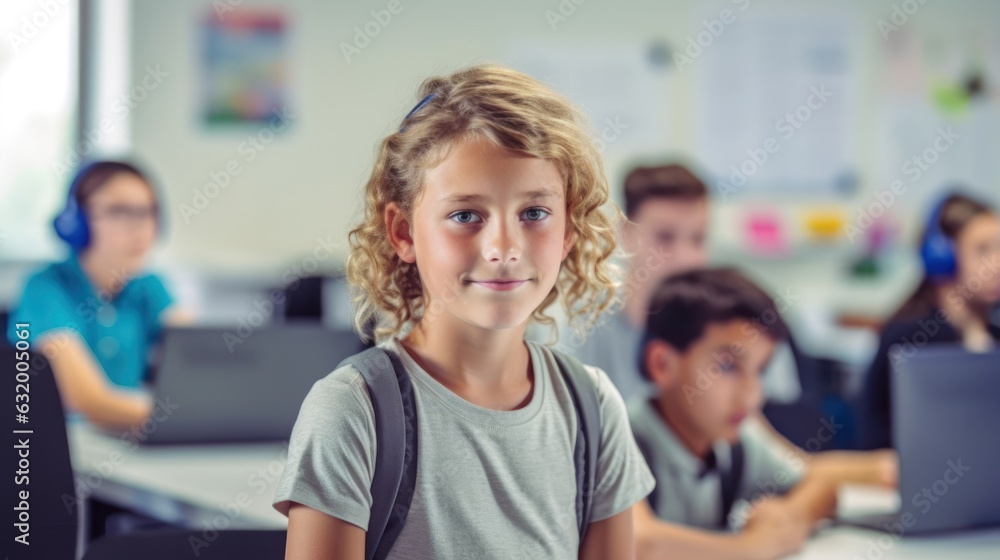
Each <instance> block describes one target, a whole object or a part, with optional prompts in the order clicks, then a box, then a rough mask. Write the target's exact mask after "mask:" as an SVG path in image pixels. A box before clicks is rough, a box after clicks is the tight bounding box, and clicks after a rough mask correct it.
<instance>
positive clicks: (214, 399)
mask: <svg viewBox="0 0 1000 560" xmlns="http://www.w3.org/2000/svg"><path fill="white" fill-rule="evenodd" d="M241 334H248V336H245V337H243V336H241ZM363 349H364V345H363V344H362V342H361V339H360V338H359V337H358V336H357V334H355V333H354V331H352V330H348V329H341V330H330V329H327V328H324V327H323V326H322V325H321V324H319V323H307V324H295V323H291V324H288V323H286V324H280V325H266V326H262V327H257V328H255V329H253V330H252V331H251V332H250V333H238V332H237V331H236V330H235V329H232V328H204V327H184V328H167V329H165V330H164V332H163V346H162V348H161V359H160V360H159V364H158V367H157V368H156V370H155V377H154V388H153V396H154V399H155V402H156V403H159V404H158V405H157V408H156V409H154V415H153V417H152V418H151V419H150V420H149V421H147V423H146V424H144V425H143V426H142V428H141V429H140V430H139V432H138V433H133V434H132V435H134V436H135V438H134V439H135V440H136V441H138V442H139V443H142V444H163V443H171V444H180V443H185V444H187V443H220V442H250V441H280V440H287V439H289V437H290V436H291V433H292V427H293V426H294V424H295V419H296V418H297V416H298V412H299V408H300V407H301V405H302V401H303V400H304V399H305V396H306V394H307V393H308V392H309V389H310V388H312V385H313V383H315V382H316V381H317V380H319V379H321V378H322V377H325V376H326V375H327V374H329V373H330V372H331V371H333V370H334V369H335V368H336V366H337V364H339V363H340V361H341V360H343V359H344V358H346V357H348V356H350V355H352V354H356V353H357V352H360V351H361V350H363ZM157 409H158V410H157ZM157 416H159V417H157Z"/></svg>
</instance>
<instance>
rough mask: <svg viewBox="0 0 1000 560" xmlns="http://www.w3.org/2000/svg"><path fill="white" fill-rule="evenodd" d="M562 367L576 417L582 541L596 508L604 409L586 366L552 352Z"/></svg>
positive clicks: (575, 461) (575, 457) (578, 517)
mask: <svg viewBox="0 0 1000 560" xmlns="http://www.w3.org/2000/svg"><path fill="white" fill-rule="evenodd" d="M550 350H551V351H552V355H553V356H554V357H555V359H556V363H557V364H559V371H560V372H561V373H562V376H563V379H564V380H565V381H566V385H567V386H568V387H569V392H570V394H571V395H572V397H573V404H574V406H575V408H576V414H577V420H578V421H577V430H576V445H575V447H574V449H573V465H574V466H575V467H576V521H577V526H578V527H579V530H580V542H581V543H583V537H584V536H585V535H586V534H587V527H589V526H590V517H591V512H592V510H593V505H594V488H595V481H596V478H597V457H598V452H599V451H600V446H601V410H600V403H599V402H598V400H597V385H596V384H595V383H594V380H593V378H592V377H591V376H590V374H589V373H587V370H586V369H584V366H583V363H581V362H580V360H578V359H576V358H575V357H573V356H570V355H569V354H565V353H563V352H560V351H558V350H555V349H551V348H550Z"/></svg>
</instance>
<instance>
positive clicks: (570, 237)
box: [562, 224, 577, 260]
mask: <svg viewBox="0 0 1000 560" xmlns="http://www.w3.org/2000/svg"><path fill="white" fill-rule="evenodd" d="M576 238H577V235H576V230H575V229H573V226H571V225H569V224H566V237H565V238H563V253H562V260H566V257H568V256H569V252H570V251H572V250H573V245H575V244H576Z"/></svg>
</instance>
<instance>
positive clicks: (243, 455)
mask: <svg viewBox="0 0 1000 560" xmlns="http://www.w3.org/2000/svg"><path fill="white" fill-rule="evenodd" d="M68 428H69V440H70V450H71V453H72V460H73V468H74V470H75V471H76V472H77V474H78V479H80V480H81V481H82V482H83V484H84V486H85V488H84V490H86V488H87V487H90V488H92V492H93V494H94V495H95V496H98V497H101V498H104V499H106V500H108V501H111V502H113V503H117V504H118V505H121V506H126V507H132V508H134V509H138V510H140V511H142V512H144V513H146V514H147V515H152V516H154V517H158V518H160V519H163V520H165V521H174V522H177V521H178V520H186V524H187V525H188V526H190V527H191V528H207V527H208V526H209V524H211V523H215V524H216V525H218V524H219V523H220V517H219V516H220V515H222V516H223V517H224V522H225V523H227V524H228V527H229V528H233V529H235V528H244V529H281V528H284V527H287V524H288V520H287V519H286V518H285V517H284V516H283V515H281V514H280V513H278V512H277V511H275V510H274V509H273V508H272V507H271V499H272V497H273V496H274V490H275V486H276V484H277V479H278V476H279V475H280V474H281V471H282V470H283V469H284V464H285V456H286V446H285V444H277V443H276V444H239V445H204V446H152V447H142V446H139V447H137V448H135V449H132V450H130V449H129V447H130V445H129V444H128V443H123V442H122V441H120V440H119V439H116V438H113V437H109V436H107V435H104V434H103V433H100V432H98V431H95V430H94V429H93V428H91V427H90V426H89V425H87V424H86V423H82V422H81V423H75V424H71V425H69V426H68ZM102 472H103V473H109V474H102ZM241 494H242V495H243V496H242V498H241ZM240 502H242V504H243V505H242V506H236V507H233V506H231V507H230V508H229V511H230V512H234V511H235V512H237V513H235V514H233V513H228V514H226V513H223V512H224V511H225V508H224V507H223V506H225V505H226V504H239V503H240ZM897 502H898V496H897V495H896V493H895V492H893V491H888V490H879V489H874V488H866V487H845V488H844V489H842V490H841V495H840V506H839V511H840V513H841V514H856V513H862V512H872V511H880V510H883V511H884V510H889V509H891V508H892V507H893V504H894V503H897ZM789 558H794V559H797V560H827V559H828V560H834V559H836V560H855V559H857V558H861V559H871V560H893V559H901V558H906V559H911V558H913V559H932V558H933V559H941V558H947V559H948V560H966V559H968V560H989V559H997V558H1000V528H998V529H992V530H986V531H975V532H967V533H960V534H953V535H946V536H936V537H908V538H903V539H897V538H895V537H892V536H891V535H888V534H885V533H879V532H874V531H866V530H863V529H855V528H850V527H842V526H841V527H829V528H826V529H823V530H821V531H820V532H819V533H818V534H817V535H815V536H814V537H813V538H812V539H811V540H810V541H809V542H808V543H807V544H806V546H805V547H804V548H803V550H802V551H801V552H800V553H799V554H797V555H794V556H791V557H789Z"/></svg>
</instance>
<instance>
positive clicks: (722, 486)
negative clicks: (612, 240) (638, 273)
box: [629, 269, 836, 559]
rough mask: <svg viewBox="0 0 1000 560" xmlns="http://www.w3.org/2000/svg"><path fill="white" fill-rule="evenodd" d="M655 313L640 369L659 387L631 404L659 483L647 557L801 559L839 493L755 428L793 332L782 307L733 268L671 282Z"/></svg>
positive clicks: (648, 517) (656, 298) (638, 516)
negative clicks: (778, 349) (771, 370)
mask: <svg viewBox="0 0 1000 560" xmlns="http://www.w3.org/2000/svg"><path fill="white" fill-rule="evenodd" d="M649 311H650V313H649V316H648V320H647V322H646V330H645V334H644V340H645V344H644V350H643V359H642V363H641V365H642V373H643V375H644V376H646V378H647V379H649V380H650V381H651V382H652V384H653V385H654V387H655V392H654V396H653V397H652V398H649V399H638V400H636V401H633V402H632V403H631V405H630V409H629V413H630V421H631V424H632V430H633V433H634V434H635V437H636V440H637V441H638V443H639V446H640V448H641V449H643V452H644V453H645V454H646V460H647V462H648V463H649V466H650V468H651V470H652V471H653V474H654V476H655V478H656V489H655V490H654V492H653V494H651V495H650V497H649V500H648V502H645V501H644V502H640V503H639V504H637V505H636V506H635V510H634V515H635V522H636V539H637V543H638V549H639V557H640V558H667V557H669V558H689V557H690V558H713V559H725V558H739V559H757V558H776V557H779V556H782V555H785V554H789V553H791V552H794V551H795V550H797V549H798V548H799V547H800V546H801V545H802V543H803V542H804V541H805V540H806V539H807V538H808V536H809V535H810V534H811V532H812V530H813V528H814V527H815V524H816V522H817V521H818V520H820V519H823V518H825V517H828V516H830V515H831V514H832V513H833V512H834V507H835V503H836V487H835V486H834V484H832V483H831V482H829V481H828V479H827V478H826V477H819V476H810V475H808V474H804V471H805V469H804V464H803V461H801V460H794V459H791V458H788V457H787V456H783V455H781V454H779V453H777V450H776V448H775V446H774V445H773V444H770V443H768V442H767V441H765V440H764V439H763V438H762V436H761V435H759V434H760V432H759V431H756V430H750V429H747V424H746V423H745V420H746V419H747V418H748V417H750V416H753V415H754V414H756V413H757V412H758V411H759V410H760V407H761V406H762V403H763V391H762V389H761V379H760V375H761V372H762V371H763V370H764V368H765V367H766V366H767V364H768V362H769V361H770V360H771V357H772V355H773V353H774V349H775V346H776V345H777V343H779V342H780V341H782V340H784V339H785V338H786V337H787V331H786V328H785V326H784V324H783V323H782V322H781V321H780V318H779V320H777V321H774V320H773V317H774V316H776V313H774V302H773V300H771V298H770V297H769V296H768V295H767V294H766V293H764V292H763V291H762V290H761V289H760V288H758V287H757V286H755V285H754V284H753V283H751V282H750V281H749V280H746V279H745V278H743V277H742V276H741V275H739V274H738V273H736V272H735V271H733V270H731V269H714V270H695V271H690V272H686V273H682V274H680V275H677V276H673V277H671V278H669V279H667V280H666V281H664V282H663V283H661V284H660V285H659V286H658V288H657V289H656V291H655V292H654V293H653V295H652V299H651V302H650V305H649ZM762 317H768V318H771V319H772V320H768V321H765V320H762ZM741 525H742V529H741V530H739V531H738V532H724V531H725V530H726V529H733V528H737V527H740V526H741Z"/></svg>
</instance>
